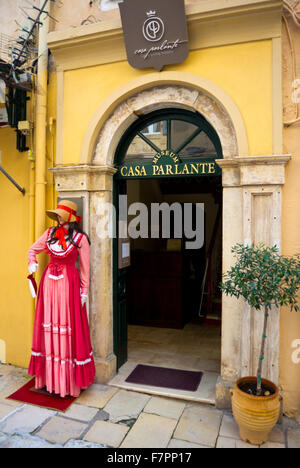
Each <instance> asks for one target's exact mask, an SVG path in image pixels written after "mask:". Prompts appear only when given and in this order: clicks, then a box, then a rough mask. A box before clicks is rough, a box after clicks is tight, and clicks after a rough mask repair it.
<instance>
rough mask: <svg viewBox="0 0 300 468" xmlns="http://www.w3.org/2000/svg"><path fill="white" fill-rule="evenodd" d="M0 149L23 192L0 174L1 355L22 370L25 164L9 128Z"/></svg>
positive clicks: (26, 321) (26, 298)
mask: <svg viewBox="0 0 300 468" xmlns="http://www.w3.org/2000/svg"><path fill="white" fill-rule="evenodd" d="M0 149H1V150H2V166H3V168H4V169H5V170H6V171H7V172H8V173H9V174H10V175H11V176H12V177H13V178H14V179H15V180H16V181H17V183H18V184H19V185H20V186H21V187H25V189H26V192H27V193H26V195H25V196H23V195H22V194H21V192H19V191H18V190H17V189H16V188H15V187H14V186H13V185H12V183H11V182H10V181H9V180H8V179H7V178H6V177H5V176H4V175H3V174H2V173H0V213H1V231H0V258H1V269H0V285H1V286H0V341H1V340H2V341H3V342H4V344H3V343H2V346H1V349H2V353H1V355H2V359H3V358H4V360H5V361H6V362H7V363H10V364H16V365H19V366H24V367H26V366H27V364H28V363H27V360H28V358H29V350H30V346H31V334H32V318H33V314H32V304H33V301H32V299H31V295H30V292H29V287H28V281H27V279H26V276H27V275H28V272H27V271H28V268H27V250H28V246H29V243H30V240H29V216H28V215H29V204H28V188H29V162H28V159H27V154H26V153H19V152H18V151H17V150H16V133H15V131H14V130H13V129H11V128H10V127H6V128H2V129H0ZM3 354H5V356H3ZM0 358H1V357H0Z"/></svg>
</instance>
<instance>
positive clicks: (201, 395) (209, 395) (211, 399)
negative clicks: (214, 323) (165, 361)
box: [108, 361, 219, 406]
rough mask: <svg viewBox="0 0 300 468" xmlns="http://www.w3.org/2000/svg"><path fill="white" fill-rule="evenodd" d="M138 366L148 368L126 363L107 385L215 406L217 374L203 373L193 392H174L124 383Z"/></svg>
mask: <svg viewBox="0 0 300 468" xmlns="http://www.w3.org/2000/svg"><path fill="white" fill-rule="evenodd" d="M138 364H145V365H148V366H149V363H142V362H140V361H139V362H134V361H127V362H126V363H125V364H124V365H123V366H122V367H120V369H119V371H118V374H117V375H116V376H115V377H113V378H112V379H111V380H110V382H108V385H111V386H112V387H117V388H120V389H123V390H128V391H134V392H139V393H146V394H149V395H155V396H162V397H167V398H176V399H180V400H186V401H192V402H196V403H204V404H207V405H213V406H215V404H216V384H217V380H218V377H219V374H217V373H215V372H206V371H203V376H202V379H201V382H200V385H199V387H198V389H197V390H196V391H195V392H190V391H186V390H176V389H174V388H165V387H154V386H153V387H152V386H150V385H142V384H133V383H130V382H126V379H127V377H128V376H129V375H130V374H131V372H133V370H134V369H135V367H136V366H137V365H138ZM161 367H163V366H161ZM182 370H184V369H182ZM200 370H201V369H200Z"/></svg>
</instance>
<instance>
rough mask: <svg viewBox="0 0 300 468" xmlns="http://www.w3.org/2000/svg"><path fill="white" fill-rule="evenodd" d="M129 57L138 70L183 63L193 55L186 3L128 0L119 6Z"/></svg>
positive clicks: (169, 0)
mask: <svg viewBox="0 0 300 468" xmlns="http://www.w3.org/2000/svg"><path fill="white" fill-rule="evenodd" d="M119 8H120V13H121V19H122V25H123V32H124V39H125V45H126V51H127V58H128V62H129V63H130V65H131V66H132V67H134V68H138V69H142V68H155V69H156V70H158V71H161V70H162V69H163V67H164V66H165V65H170V64H175V63H181V62H183V61H184V60H185V59H186V58H187V56H188V53H189V45H188V32H187V23H186V14H185V5H184V0H163V1H162V0H124V1H123V2H121V3H119Z"/></svg>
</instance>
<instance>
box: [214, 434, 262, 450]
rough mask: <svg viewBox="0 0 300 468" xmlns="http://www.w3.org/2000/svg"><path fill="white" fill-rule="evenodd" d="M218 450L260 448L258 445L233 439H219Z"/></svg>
mask: <svg viewBox="0 0 300 468" xmlns="http://www.w3.org/2000/svg"><path fill="white" fill-rule="evenodd" d="M216 448H221V449H226V448H259V447H258V446H257V445H251V444H247V443H246V442H244V441H243V440H237V439H234V438H232V437H222V436H220V437H218V440H217V445H216Z"/></svg>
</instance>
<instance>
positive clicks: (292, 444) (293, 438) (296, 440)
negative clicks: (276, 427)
mask: <svg viewBox="0 0 300 468" xmlns="http://www.w3.org/2000/svg"><path fill="white" fill-rule="evenodd" d="M287 446H288V448H300V428H299V429H293V428H289V429H288V430H287Z"/></svg>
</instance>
